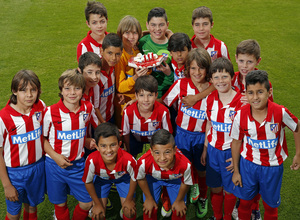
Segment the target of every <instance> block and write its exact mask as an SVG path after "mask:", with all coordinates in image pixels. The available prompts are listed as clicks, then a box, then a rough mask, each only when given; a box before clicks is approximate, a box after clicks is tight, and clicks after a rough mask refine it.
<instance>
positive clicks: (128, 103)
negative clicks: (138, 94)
mask: <svg viewBox="0 0 300 220" xmlns="http://www.w3.org/2000/svg"><path fill="white" fill-rule="evenodd" d="M135 102H136V99H132V100H130V101H129V102H127V103H126V104H125V105H124V107H123V110H124V109H125V108H127V107H128V106H129V105H132V104H133V103H135Z"/></svg>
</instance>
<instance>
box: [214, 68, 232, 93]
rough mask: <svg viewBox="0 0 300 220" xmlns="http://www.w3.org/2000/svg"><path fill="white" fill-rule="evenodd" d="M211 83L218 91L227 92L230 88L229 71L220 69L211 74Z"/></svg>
mask: <svg viewBox="0 0 300 220" xmlns="http://www.w3.org/2000/svg"><path fill="white" fill-rule="evenodd" d="M211 83H212V84H213V85H214V86H215V88H216V89H217V90H218V92H219V93H227V92H229V91H230V89H231V76H230V73H228V72H226V71H225V70H222V71H221V72H219V71H217V72H215V73H213V74H212V78H211Z"/></svg>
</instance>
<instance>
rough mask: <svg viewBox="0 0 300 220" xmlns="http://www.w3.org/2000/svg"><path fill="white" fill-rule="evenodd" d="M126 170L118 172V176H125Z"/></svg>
mask: <svg viewBox="0 0 300 220" xmlns="http://www.w3.org/2000/svg"><path fill="white" fill-rule="evenodd" d="M125 173H126V172H125V171H120V172H118V176H123V175H125Z"/></svg>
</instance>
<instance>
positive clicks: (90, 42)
mask: <svg viewBox="0 0 300 220" xmlns="http://www.w3.org/2000/svg"><path fill="white" fill-rule="evenodd" d="M91 33H92V31H91V30H90V31H88V33H87V36H86V37H85V38H83V39H82V40H81V41H80V43H79V44H78V45H77V61H79V57H80V56H81V55H82V54H84V53H85V52H94V53H95V54H97V55H98V56H99V57H100V58H101V54H100V48H101V47H102V44H99V43H98V42H97V41H96V40H95V39H94V38H92V37H91ZM107 34H108V33H107V32H105V35H107Z"/></svg>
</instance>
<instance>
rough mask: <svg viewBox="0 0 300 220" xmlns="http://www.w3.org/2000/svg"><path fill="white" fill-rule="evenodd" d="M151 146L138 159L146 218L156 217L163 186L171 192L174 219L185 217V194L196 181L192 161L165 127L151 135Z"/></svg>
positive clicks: (138, 175)
mask: <svg viewBox="0 0 300 220" xmlns="http://www.w3.org/2000/svg"><path fill="white" fill-rule="evenodd" d="M150 147H151V148H150V150H148V151H147V153H145V154H144V155H143V156H142V157H141V158H140V159H139V160H138V173H137V181H138V184H139V186H140V188H141V189H142V191H143V198H144V205H143V207H144V209H143V211H144V212H143V219H144V220H145V219H157V208H158V206H157V204H158V200H159V197H160V192H161V188H162V186H166V188H167V191H168V194H169V196H170V200H171V204H172V210H173V215H172V219H185V217H186V210H187V207H186V204H185V202H186V194H187V192H188V190H189V186H190V185H193V181H192V169H191V163H190V161H189V160H188V159H187V158H186V157H185V156H184V155H183V154H182V153H181V152H180V151H179V150H177V148H176V146H175V141H174V138H173V136H172V134H170V132H168V131H167V130H165V129H161V130H158V131H157V132H155V133H154V135H153V136H152V139H151V142H150Z"/></svg>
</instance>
